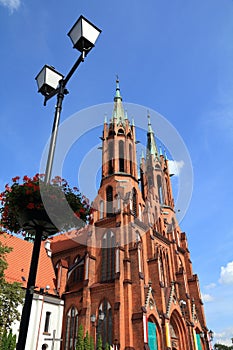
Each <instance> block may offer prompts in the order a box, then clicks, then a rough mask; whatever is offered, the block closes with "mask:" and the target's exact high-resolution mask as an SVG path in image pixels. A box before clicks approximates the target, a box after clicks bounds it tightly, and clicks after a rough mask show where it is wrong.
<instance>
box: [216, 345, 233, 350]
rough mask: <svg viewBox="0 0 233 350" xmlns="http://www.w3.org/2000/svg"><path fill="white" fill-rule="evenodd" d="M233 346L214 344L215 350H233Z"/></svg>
mask: <svg viewBox="0 0 233 350" xmlns="http://www.w3.org/2000/svg"><path fill="white" fill-rule="evenodd" d="M232 349H233V346H227V345H223V344H220V343H216V344H214V350H232Z"/></svg>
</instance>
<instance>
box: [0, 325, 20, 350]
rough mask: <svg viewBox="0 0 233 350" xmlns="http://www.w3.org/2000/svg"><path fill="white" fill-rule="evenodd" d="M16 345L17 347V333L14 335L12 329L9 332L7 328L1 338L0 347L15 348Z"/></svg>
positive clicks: (10, 349)
mask: <svg viewBox="0 0 233 350" xmlns="http://www.w3.org/2000/svg"><path fill="white" fill-rule="evenodd" d="M15 347H16V335H13V334H12V331H11V330H10V331H9V332H7V330H6V329H5V330H4V331H3V333H2V336H1V338H0V349H1V350H15Z"/></svg>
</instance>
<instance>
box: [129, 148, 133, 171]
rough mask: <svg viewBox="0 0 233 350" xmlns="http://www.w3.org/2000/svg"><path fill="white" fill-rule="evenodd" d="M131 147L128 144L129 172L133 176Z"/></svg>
mask: <svg viewBox="0 0 233 350" xmlns="http://www.w3.org/2000/svg"><path fill="white" fill-rule="evenodd" d="M132 159H133V157H132V145H131V144H129V172H130V174H131V175H133V161H132Z"/></svg>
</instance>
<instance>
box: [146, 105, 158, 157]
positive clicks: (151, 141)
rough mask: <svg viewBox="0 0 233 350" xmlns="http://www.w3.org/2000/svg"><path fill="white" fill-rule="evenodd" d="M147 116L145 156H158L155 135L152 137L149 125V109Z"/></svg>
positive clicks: (152, 132)
mask: <svg viewBox="0 0 233 350" xmlns="http://www.w3.org/2000/svg"><path fill="white" fill-rule="evenodd" d="M147 118H148V131H147V157H149V156H150V155H153V156H155V157H158V149H157V146H156V142H155V137H154V131H153V129H152V125H151V121H150V114H149V111H148V114H147Z"/></svg>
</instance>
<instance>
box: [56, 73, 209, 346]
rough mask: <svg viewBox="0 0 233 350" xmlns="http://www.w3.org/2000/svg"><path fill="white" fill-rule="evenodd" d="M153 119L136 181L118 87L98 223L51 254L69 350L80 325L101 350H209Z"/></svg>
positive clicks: (61, 239) (129, 125)
mask: <svg viewBox="0 0 233 350" xmlns="http://www.w3.org/2000/svg"><path fill="white" fill-rule="evenodd" d="M142 117H143V116H142ZM147 117H148V130H147V147H146V152H145V155H144V154H142V156H141V160H140V164H139V171H138V166H137V157H136V143H137V141H136V135H135V133H136V130H135V125H134V121H130V120H129V119H128V116H127V113H126V111H124V108H123V103H122V97H121V93H120V87H119V80H118V79H117V81H116V93H115V97H114V106H113V113H112V116H111V119H110V121H109V122H107V120H105V121H104V125H103V134H102V136H101V140H102V176H101V183H100V188H99V191H98V194H97V197H96V198H95V200H94V203H93V208H94V214H93V223H92V225H89V226H87V227H86V228H85V229H83V230H81V231H78V232H75V233H72V234H70V238H69V237H68V236H67V235H66V236H63V235H61V236H58V237H54V239H53V243H52V244H51V248H52V251H53V262H54V266H55V270H56V273H57V290H58V293H59V294H60V295H62V296H63V299H64V302H65V315H64V322H63V339H64V341H63V345H62V350H68V349H69V350H74V349H75V346H76V344H77V329H78V326H79V325H80V324H82V325H83V328H84V332H86V331H88V333H89V334H90V335H91V336H92V337H93V339H94V341H95V343H97V339H98V338H99V337H101V339H102V342H103V348H104V349H107V348H108V345H110V346H111V349H117V350H120V349H121V350H133V349H134V350H142V349H150V350H165V349H166V350H167V349H171V350H175V349H176V350H201V349H203V350H204V349H206V350H207V349H209V348H210V342H209V340H208V329H207V327H206V321H205V316H204V310H203V303H202V300H201V295H200V289H199V282H198V277H197V275H196V274H194V273H193V271H192V263H191V260H190V253H189V249H188V243H187V237H186V234H185V232H183V231H182V230H181V229H180V227H179V225H178V223H177V219H176V214H175V208H174V200H173V196H172V186H171V181H170V173H169V162H168V160H167V157H166V155H164V154H163V153H162V152H161V151H158V147H157V144H156V139H155V135H154V131H153V127H152V124H151V119H150V115H149V113H148V116H147ZM145 120H146V116H145ZM93 181H94V179H93ZM75 236H78V237H79V240H78V242H75ZM80 237H81V238H82V243H80Z"/></svg>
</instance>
